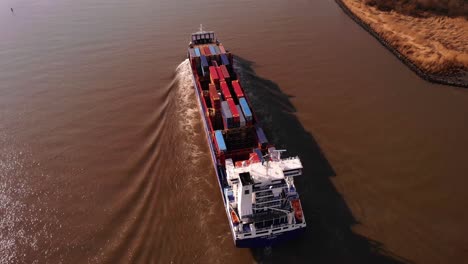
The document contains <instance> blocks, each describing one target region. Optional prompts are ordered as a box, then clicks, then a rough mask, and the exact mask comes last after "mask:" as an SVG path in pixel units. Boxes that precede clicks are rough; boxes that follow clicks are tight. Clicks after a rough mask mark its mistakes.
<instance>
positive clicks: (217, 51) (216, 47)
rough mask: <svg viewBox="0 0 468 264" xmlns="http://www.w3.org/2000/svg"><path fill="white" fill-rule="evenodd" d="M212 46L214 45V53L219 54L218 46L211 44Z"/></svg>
mask: <svg viewBox="0 0 468 264" xmlns="http://www.w3.org/2000/svg"><path fill="white" fill-rule="evenodd" d="M213 47H214V48H215V50H216V54H218V55H219V54H221V50H219V47H218V46H213Z"/></svg>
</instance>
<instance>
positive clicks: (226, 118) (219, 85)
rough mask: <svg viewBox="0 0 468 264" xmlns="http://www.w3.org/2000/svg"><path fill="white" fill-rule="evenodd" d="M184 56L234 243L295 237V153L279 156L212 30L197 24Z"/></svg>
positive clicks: (301, 225) (298, 219) (300, 228)
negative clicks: (186, 60)
mask: <svg viewBox="0 0 468 264" xmlns="http://www.w3.org/2000/svg"><path fill="white" fill-rule="evenodd" d="M187 56H188V58H189V60H190V66H191V69H192V78H193V83H194V87H195V93H196V95H197V99H198V101H199V102H198V103H199V107H200V114H201V119H202V121H203V122H202V123H203V126H204V129H205V132H206V139H207V141H208V146H209V149H210V152H211V158H212V160H213V166H214V170H215V172H216V176H217V180H218V183H219V188H220V190H221V196H222V198H223V203H224V206H225V210H226V215H227V219H228V222H229V227H230V229H231V233H232V238H233V240H234V244H235V245H236V246H237V247H248V248H253V247H267V246H272V245H275V244H278V243H280V242H283V241H287V240H290V239H292V238H294V237H297V236H298V235H299V234H301V233H302V232H304V230H305V227H306V220H305V217H304V214H303V211H302V206H301V200H300V199H299V194H298V192H297V191H296V187H295V185H294V178H295V177H297V176H300V175H302V169H303V167H302V163H301V161H300V159H299V157H287V158H283V157H282V154H283V153H284V152H285V150H279V149H276V148H275V147H274V146H273V145H272V144H270V143H269V142H268V139H267V137H266V135H265V133H264V131H263V129H262V127H261V124H260V122H259V120H258V119H257V118H256V116H255V114H254V111H253V109H252V105H251V103H250V101H249V100H248V98H247V96H246V94H245V92H244V89H243V85H242V82H241V80H240V79H239V75H238V74H237V73H236V72H235V70H234V67H233V63H234V60H233V55H232V54H231V53H230V52H229V51H228V50H226V49H225V48H224V46H223V44H222V43H220V42H219V41H218V39H217V38H216V36H215V33H214V32H213V31H203V29H202V27H201V26H200V31H198V32H196V33H193V34H192V35H191V41H190V43H189V47H188V53H187ZM253 92H255V91H253Z"/></svg>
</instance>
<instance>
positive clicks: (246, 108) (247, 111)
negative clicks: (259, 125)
mask: <svg viewBox="0 0 468 264" xmlns="http://www.w3.org/2000/svg"><path fill="white" fill-rule="evenodd" d="M239 105H240V106H241V108H242V113H244V117H245V121H246V123H247V124H252V119H253V118H252V112H251V111H250V107H249V105H248V104H247V101H246V100H245V98H240V99H239Z"/></svg>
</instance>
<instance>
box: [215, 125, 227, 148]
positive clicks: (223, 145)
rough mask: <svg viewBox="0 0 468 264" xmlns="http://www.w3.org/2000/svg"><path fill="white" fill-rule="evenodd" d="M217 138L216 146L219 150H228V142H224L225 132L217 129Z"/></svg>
mask: <svg viewBox="0 0 468 264" xmlns="http://www.w3.org/2000/svg"><path fill="white" fill-rule="evenodd" d="M214 134H215V140H216V148H217V149H218V152H224V151H226V150H227V148H226V143H225V142H224V138H223V133H222V131H221V130H216V131H215V133H214Z"/></svg>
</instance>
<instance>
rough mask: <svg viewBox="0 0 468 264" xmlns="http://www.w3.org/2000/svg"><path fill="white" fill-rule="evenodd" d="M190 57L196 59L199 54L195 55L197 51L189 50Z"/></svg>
mask: <svg viewBox="0 0 468 264" xmlns="http://www.w3.org/2000/svg"><path fill="white" fill-rule="evenodd" d="M189 53H190V57H192V58H195V57H196V56H197V54H196V53H195V49H189Z"/></svg>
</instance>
